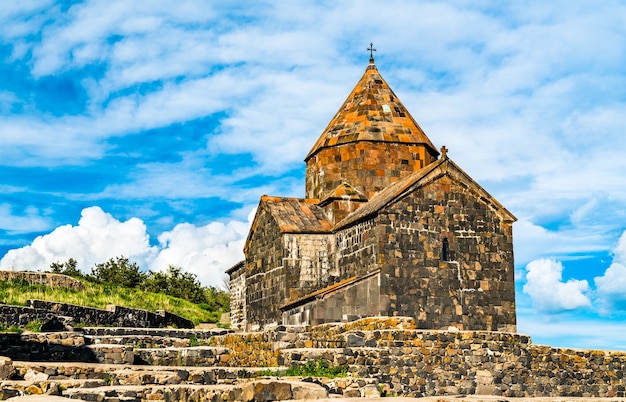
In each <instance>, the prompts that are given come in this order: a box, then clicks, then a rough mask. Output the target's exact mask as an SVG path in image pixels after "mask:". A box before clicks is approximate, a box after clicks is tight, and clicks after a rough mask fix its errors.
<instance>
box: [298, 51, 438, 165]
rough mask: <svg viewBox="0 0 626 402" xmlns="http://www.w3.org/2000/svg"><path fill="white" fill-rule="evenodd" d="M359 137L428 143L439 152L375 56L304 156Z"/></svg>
mask: <svg viewBox="0 0 626 402" xmlns="http://www.w3.org/2000/svg"><path fill="white" fill-rule="evenodd" d="M358 141H379V142H393V143H406V144H424V145H425V146H426V147H427V148H429V149H430V150H431V151H432V152H433V153H434V154H435V155H439V152H438V151H437V149H436V148H435V147H434V145H433V144H432V143H431V142H430V139H428V137H427V136H426V134H425V133H424V131H423V130H422V129H421V128H420V126H419V125H418V124H417V122H416V121H415V120H414V119H413V117H412V116H411V114H410V113H409V112H408V111H407V110H406V108H405V107H404V105H403V104H402V102H400V100H399V99H398V97H397V96H396V94H395V93H394V92H393V91H392V89H391V88H390V87H389V85H388V84H387V82H385V80H384V79H383V77H382V76H381V75H380V73H379V72H378V69H377V68H376V65H375V64H374V63H373V60H370V64H369V66H368V67H367V69H366V70H365V74H363V76H362V77H361V79H360V80H359V82H358V83H357V84H356V86H355V87H354V89H353V90H352V92H351V93H350V95H348V98H347V99H346V100H345V102H344V103H343V105H342V106H341V108H339V111H338V112H337V114H336V115H335V117H333V119H332V120H331V121H330V123H329V124H328V127H326V129H325V130H324V132H323V133H322V135H321V136H320V138H319V139H318V140H317V142H316V143H315V145H314V146H313V148H311V150H310V151H309V153H308V155H307V156H306V158H305V159H304V160H305V161H307V160H309V159H310V158H311V157H312V156H313V155H315V154H316V153H317V152H318V151H319V150H320V149H322V148H326V147H332V146H335V145H341V144H346V143H350V142H358Z"/></svg>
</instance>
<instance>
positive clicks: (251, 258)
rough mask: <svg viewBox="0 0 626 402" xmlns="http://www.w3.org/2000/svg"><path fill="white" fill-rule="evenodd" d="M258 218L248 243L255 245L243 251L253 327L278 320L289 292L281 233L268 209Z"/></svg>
mask: <svg viewBox="0 0 626 402" xmlns="http://www.w3.org/2000/svg"><path fill="white" fill-rule="evenodd" d="M256 220H257V222H258V224H257V225H256V226H255V230H254V232H253V233H252V235H251V238H250V240H249V242H248V244H253V245H254V246H255V247H254V248H253V249H246V250H244V252H245V254H246V262H245V275H246V322H247V325H248V326H252V329H258V328H259V327H262V326H264V325H268V324H275V323H277V322H278V320H279V319H280V306H281V305H282V304H283V303H284V301H285V298H286V294H287V289H286V282H285V269H284V266H283V258H284V257H285V252H284V250H283V241H282V234H281V233H280V230H279V228H278V225H277V224H276V221H275V220H274V219H273V218H272V217H271V215H270V214H269V212H268V211H261V212H260V213H259V214H258V215H257V217H256Z"/></svg>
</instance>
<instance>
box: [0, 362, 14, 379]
mask: <svg viewBox="0 0 626 402" xmlns="http://www.w3.org/2000/svg"><path fill="white" fill-rule="evenodd" d="M14 372H15V370H14V368H13V361H12V360H11V359H9V358H8V357H4V356H0V380H8V379H9V378H11V376H12V375H13V373H14Z"/></svg>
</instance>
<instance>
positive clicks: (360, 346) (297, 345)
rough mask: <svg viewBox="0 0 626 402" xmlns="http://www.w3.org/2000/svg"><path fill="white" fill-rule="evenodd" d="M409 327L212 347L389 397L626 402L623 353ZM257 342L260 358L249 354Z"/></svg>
mask: <svg viewBox="0 0 626 402" xmlns="http://www.w3.org/2000/svg"><path fill="white" fill-rule="evenodd" d="M414 325H415V323H414V321H413V320H412V319H408V318H403V317H397V318H390V317H387V318H384V317H373V318H365V319H361V320H358V321H355V322H352V323H342V324H337V323H335V324H325V325H320V326H316V327H289V326H279V327H277V328H274V329H273V330H271V331H266V332H264V333H253V334H229V335H225V336H224V337H216V338H215V339H219V342H217V343H219V346H223V347H227V348H231V349H232V350H237V348H246V347H247V346H249V347H250V349H248V350H242V353H234V355H233V357H232V358H231V361H232V362H233V363H234V364H237V365H240V366H247V367H263V366H273V365H275V364H274V363H275V362H276V363H277V364H278V365H286V366H291V365H299V364H305V363H306V362H307V361H311V360H316V359H318V358H322V359H325V360H326V361H327V362H328V364H329V365H330V366H336V365H343V366H347V367H348V369H349V371H350V372H351V373H353V375H355V376H358V377H359V378H364V379H365V378H373V379H376V381H377V383H378V384H379V386H378V387H379V389H382V390H384V392H385V394H386V395H388V396H390V395H404V396H412V397H419V396H435V395H476V394H477V395H496V396H505V397H540V396H543V397H550V396H551V397H564V396H568V397H611V398H613V397H619V398H624V397H626V376H625V375H624V373H626V352H609V351H598V350H580V349H578V350H577V349H564V348H553V347H550V346H543V345H533V344H532V343H531V340H530V338H529V337H528V336H525V335H520V334H514V333H505V332H488V331H433V330H416V329H411V327H414ZM261 340H263V341H262V342H263V344H264V345H265V347H264V349H262V350H263V353H262V354H259V352H261V349H259V350H258V351H257V352H253V351H254V350H255V349H254V348H255V347H256V346H257V345H259V344H260V342H261ZM270 345H272V346H271V347H270ZM272 350H273V351H272Z"/></svg>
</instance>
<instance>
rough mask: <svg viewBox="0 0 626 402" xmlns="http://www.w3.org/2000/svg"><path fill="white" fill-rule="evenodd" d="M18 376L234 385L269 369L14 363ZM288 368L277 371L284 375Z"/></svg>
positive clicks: (133, 382)
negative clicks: (283, 372) (240, 380)
mask: <svg viewBox="0 0 626 402" xmlns="http://www.w3.org/2000/svg"><path fill="white" fill-rule="evenodd" d="M12 364H13V367H14V369H15V375H14V376H13V377H17V378H20V379H23V380H21V381H26V380H30V381H32V380H33V379H37V380H38V381H53V380H54V381H65V380H87V379H90V380H106V381H108V382H109V383H111V384H120V385H141V384H161V385H165V384H183V383H191V384H207V385H209V384H217V383H233V382H235V381H237V380H239V379H247V378H254V377H256V376H257V373H259V372H266V371H267V370H268V368H259V367H253V368H247V367H246V368H244V367H187V366H170V367H163V366H136V365H122V364H92V363H54V362H46V363H41V362H20V361H14V362H12ZM285 369H286V367H274V368H271V370H273V371H281V370H282V371H284V370H285Z"/></svg>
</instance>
